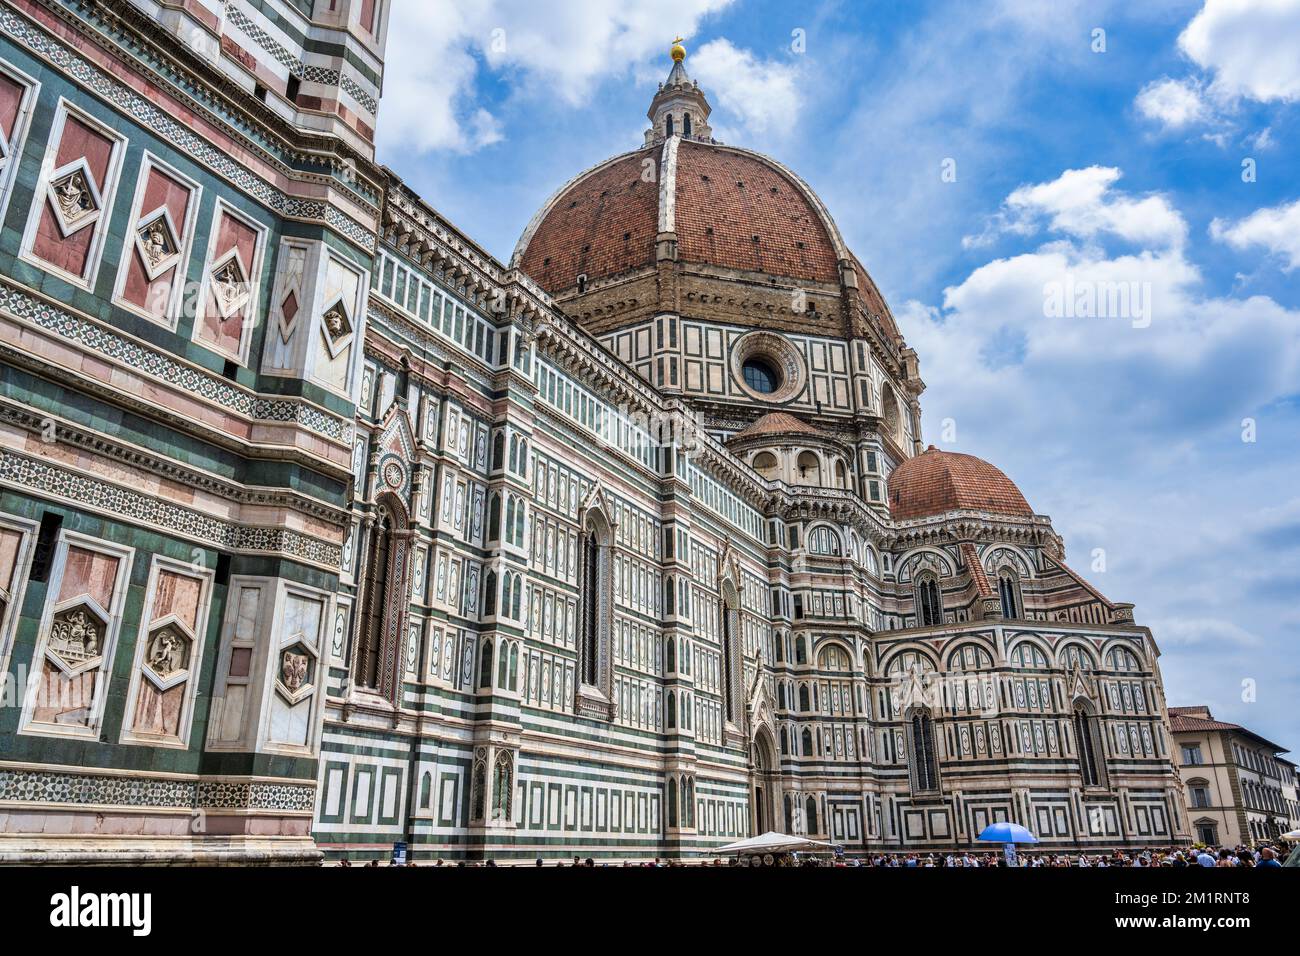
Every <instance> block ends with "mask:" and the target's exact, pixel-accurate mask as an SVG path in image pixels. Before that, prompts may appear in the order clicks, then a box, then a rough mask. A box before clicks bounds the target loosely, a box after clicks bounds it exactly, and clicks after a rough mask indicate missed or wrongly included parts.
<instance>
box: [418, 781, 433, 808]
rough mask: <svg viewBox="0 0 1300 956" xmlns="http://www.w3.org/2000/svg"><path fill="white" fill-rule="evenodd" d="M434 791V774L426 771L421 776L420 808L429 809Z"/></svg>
mask: <svg viewBox="0 0 1300 956" xmlns="http://www.w3.org/2000/svg"><path fill="white" fill-rule="evenodd" d="M432 791H433V774H431V773H426V774H425V775H424V776H423V777H421V778H420V809H421V810H428V809H429V801H430V799H431V798H432Z"/></svg>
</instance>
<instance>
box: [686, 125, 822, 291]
mask: <svg viewBox="0 0 1300 956" xmlns="http://www.w3.org/2000/svg"><path fill="white" fill-rule="evenodd" d="M755 236H757V237H758V241H757V242H755V241H754V237H755ZM677 253H678V257H679V258H680V259H681V260H682V261H683V262H696V263H704V264H707V265H711V266H718V267H721V268H727V269H735V270H737V271H742V272H761V273H764V274H766V275H772V276H779V277H783V278H789V279H794V280H796V281H799V280H803V281H810V282H824V283H831V284H834V283H836V282H838V281H839V267H838V261H837V259H836V255H835V249H834V246H833V244H832V242H831V239H830V236H829V235H828V234H827V232H826V229H825V227H824V226H823V225H822V222H821V218H820V216H819V215H818V214H817V212H816V211H815V210H814V209H813V208H812V206H811V205H810V204H809V203H808V201H807V199H806V198H805V197H804V195H803V192H802V190H800V189H799V187H798V186H796V185H795V184H794V183H792V182H790V181H789V180H788V179H787V178H786V177H785V176H784V175H782V174H781V173H780V172H779V171H778V170H776V169H775V168H773V167H772V166H771V165H770V164H769V163H767V162H764V161H763V160H761V159H760V158H758V157H756V156H752V155H748V154H745V153H741V152H738V151H734V150H728V149H724V148H719V147H715V146H710V145H706V144H703V143H693V142H690V141H683V142H682V144H681V146H680V147H679V150H678V159H677Z"/></svg>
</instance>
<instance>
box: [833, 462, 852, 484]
mask: <svg viewBox="0 0 1300 956" xmlns="http://www.w3.org/2000/svg"><path fill="white" fill-rule="evenodd" d="M835 487H837V488H845V489H847V488H848V487H849V471H848V469H847V468H845V467H844V460H843V459H842V458H836V459H835Z"/></svg>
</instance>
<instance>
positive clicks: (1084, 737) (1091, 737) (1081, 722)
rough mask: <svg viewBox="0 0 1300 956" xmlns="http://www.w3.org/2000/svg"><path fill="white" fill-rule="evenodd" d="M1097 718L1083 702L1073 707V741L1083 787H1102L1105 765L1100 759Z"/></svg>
mask: <svg viewBox="0 0 1300 956" xmlns="http://www.w3.org/2000/svg"><path fill="white" fill-rule="evenodd" d="M1098 729H1099V728H1098V727H1097V716H1096V715H1095V714H1094V713H1093V712H1092V708H1091V707H1090V706H1089V705H1088V704H1087V703H1086V702H1084V701H1078V702H1076V703H1075V705H1074V740H1075V746H1076V748H1077V749H1078V751H1079V776H1081V777H1082V778H1083V785H1084V786H1085V787H1101V786H1104V785H1105V784H1104V777H1103V773H1104V772H1105V770H1104V768H1105V764H1104V763H1103V761H1102V758H1101V749H1100V746H1101V739H1100V734H1099V733H1098Z"/></svg>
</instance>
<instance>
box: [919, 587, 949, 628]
mask: <svg viewBox="0 0 1300 956" xmlns="http://www.w3.org/2000/svg"><path fill="white" fill-rule="evenodd" d="M915 590H916V622H917V624H918V625H919V626H920V627H937V626H938V625H940V624H942V623H943V597H942V594H941V593H940V591H939V582H938V581H936V580H935V577H934V575H933V574H923V575H921V576H919V577H918V578H917V579H916V585H915Z"/></svg>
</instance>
